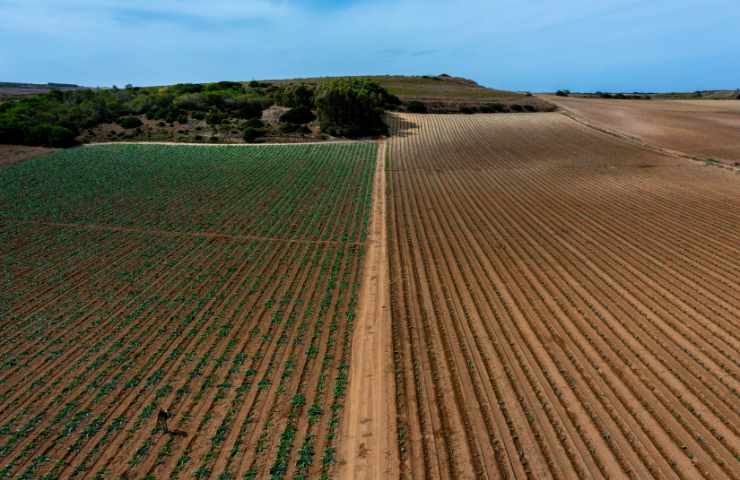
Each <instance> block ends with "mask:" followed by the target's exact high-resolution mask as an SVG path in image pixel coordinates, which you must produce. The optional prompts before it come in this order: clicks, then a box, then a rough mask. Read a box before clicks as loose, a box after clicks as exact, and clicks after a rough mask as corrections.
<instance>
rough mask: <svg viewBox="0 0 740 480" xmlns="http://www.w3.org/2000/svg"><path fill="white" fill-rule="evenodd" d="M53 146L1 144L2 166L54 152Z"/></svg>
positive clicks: (0, 159)
mask: <svg viewBox="0 0 740 480" xmlns="http://www.w3.org/2000/svg"><path fill="white" fill-rule="evenodd" d="M53 151H54V150H53V149H51V148H44V147H27V146H24V145H0V166H1V165H10V164H11V163H17V162H22V161H23V160H28V159H29V158H33V157H37V156H39V155H43V154H45V153H49V152H53Z"/></svg>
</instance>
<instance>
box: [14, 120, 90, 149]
mask: <svg viewBox="0 0 740 480" xmlns="http://www.w3.org/2000/svg"><path fill="white" fill-rule="evenodd" d="M76 136H77V135H76V134H75V132H73V131H72V130H70V129H68V128H64V127H60V126H59V125H49V124H42V125H38V126H35V127H32V128H31V129H29V131H28V133H27V136H26V141H25V142H24V143H27V144H29V145H43V146H45V147H54V148H66V147H72V146H74V145H76V144H77V140H76V139H75V137H76Z"/></svg>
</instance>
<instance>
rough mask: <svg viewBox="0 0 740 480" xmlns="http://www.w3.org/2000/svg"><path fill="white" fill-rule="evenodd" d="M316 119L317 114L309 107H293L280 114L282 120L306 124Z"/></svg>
mask: <svg viewBox="0 0 740 480" xmlns="http://www.w3.org/2000/svg"><path fill="white" fill-rule="evenodd" d="M314 120H316V115H314V113H313V112H312V111H311V109H310V108H307V107H296V108H291V109H290V110H288V111H287V112H285V113H283V114H282V115H280V121H281V122H283V123H295V124H299V125H301V124H304V123H309V122H313V121H314Z"/></svg>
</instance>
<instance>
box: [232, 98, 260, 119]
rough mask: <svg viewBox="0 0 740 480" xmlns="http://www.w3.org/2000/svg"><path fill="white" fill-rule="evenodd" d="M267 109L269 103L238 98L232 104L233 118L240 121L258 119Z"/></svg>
mask: <svg viewBox="0 0 740 480" xmlns="http://www.w3.org/2000/svg"><path fill="white" fill-rule="evenodd" d="M268 107H269V103H268V102H267V101H264V100H250V99H245V98H239V99H237V100H236V101H235V102H234V116H235V117H237V118H242V119H250V118H259V117H261V116H262V111H263V110H264V109H265V108H268Z"/></svg>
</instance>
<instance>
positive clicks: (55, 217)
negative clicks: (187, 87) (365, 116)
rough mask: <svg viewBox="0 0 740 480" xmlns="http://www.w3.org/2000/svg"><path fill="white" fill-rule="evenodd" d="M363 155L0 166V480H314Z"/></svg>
mask: <svg viewBox="0 0 740 480" xmlns="http://www.w3.org/2000/svg"><path fill="white" fill-rule="evenodd" d="M376 151H377V148H376V146H375V144H372V143H355V144H343V145H320V146H316V145H313V146H279V147H231V148H229V147H187V146H178V147H172V146H167V147H164V146H143V145H139V146H131V145H117V146H98V147H85V148H77V149H73V150H67V151H61V152H56V153H53V154H51V155H50V156H46V157H43V158H38V159H31V160H27V161H25V162H22V163H17V164H13V165H8V166H3V167H0V323H1V324H2V332H3V333H2V336H0V364H1V365H2V370H1V374H0V431H1V432H2V434H0V478H83V477H85V478H93V477H95V476H96V475H97V476H99V478H168V479H172V478H182V479H190V478H211V477H212V478H238V479H242V478H274V479H278V478H299V477H300V476H304V477H305V478H319V477H321V476H322V475H328V474H330V473H331V471H332V470H333V468H334V464H335V462H336V454H335V449H336V447H337V443H336V436H337V434H338V432H339V427H340V423H339V422H340V418H341V411H342V405H343V402H344V396H345V391H346V385H347V377H348V372H349V359H350V351H349V348H350V343H349V342H350V338H351V333H352V326H353V317H354V311H355V304H356V301H357V300H356V298H357V290H358V284H359V275H360V267H361V264H362V258H363V251H364V250H363V240H364V239H365V237H366V235H367V223H368V213H369V208H370V202H371V192H372V190H371V187H372V181H373V173H374V167H375V160H376ZM160 409H167V411H168V412H169V414H170V416H171V418H170V419H169V421H168V427H169V429H170V430H173V431H180V432H183V435H180V434H177V435H169V434H166V433H164V432H162V431H161V430H160V429H159V428H158V426H157V416H158V412H159V410H160Z"/></svg>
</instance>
